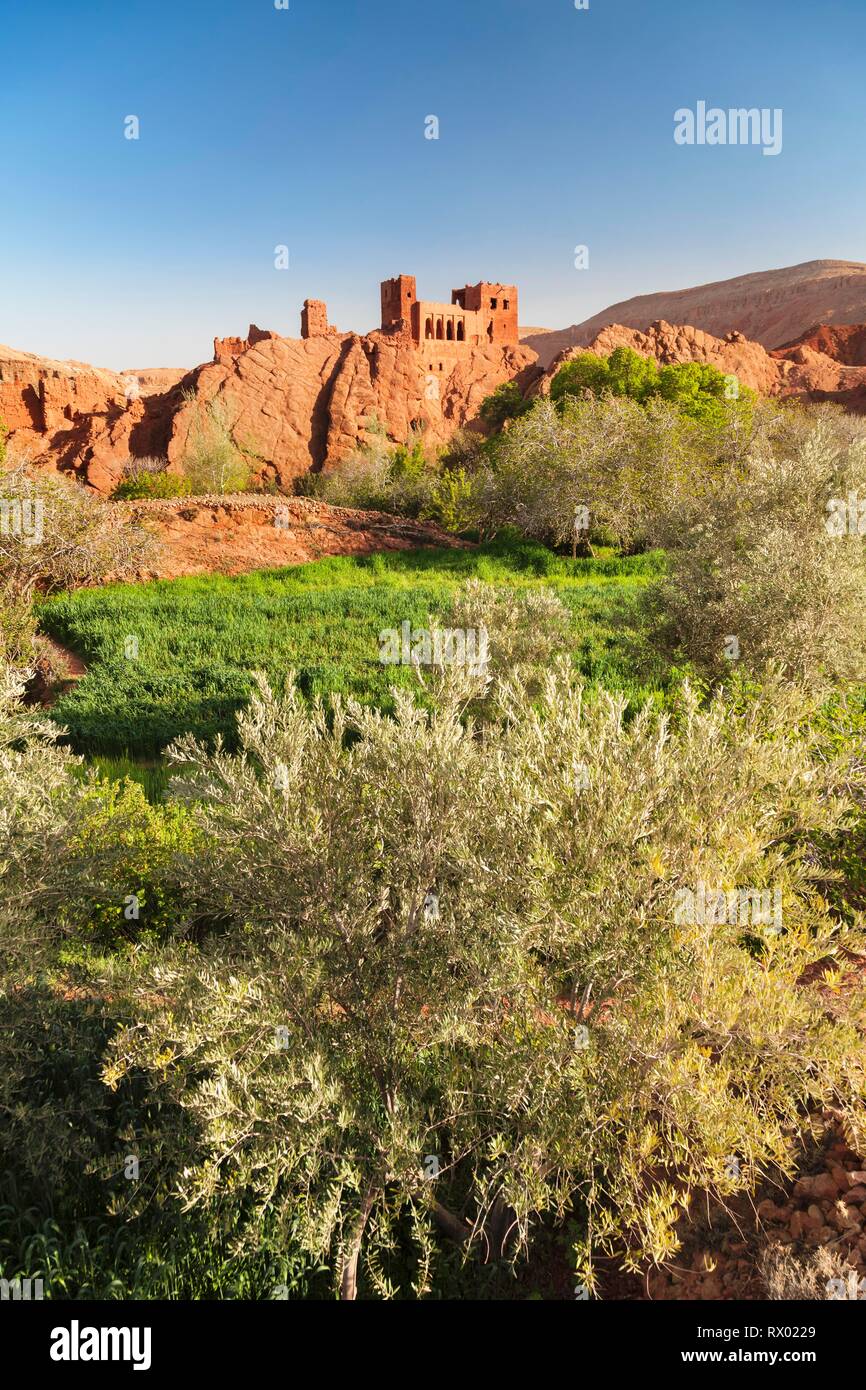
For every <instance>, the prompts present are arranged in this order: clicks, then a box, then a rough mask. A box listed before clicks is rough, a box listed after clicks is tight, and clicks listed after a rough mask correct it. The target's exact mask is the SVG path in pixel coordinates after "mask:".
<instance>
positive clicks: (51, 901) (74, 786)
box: [0, 669, 81, 993]
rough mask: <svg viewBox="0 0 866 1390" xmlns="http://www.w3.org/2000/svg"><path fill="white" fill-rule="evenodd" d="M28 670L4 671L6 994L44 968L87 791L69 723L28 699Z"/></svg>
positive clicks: (1, 793) (0, 935) (2, 963)
mask: <svg viewBox="0 0 866 1390" xmlns="http://www.w3.org/2000/svg"><path fill="white" fill-rule="evenodd" d="M26 674H27V673H26V672H18V673H15V672H12V671H9V670H8V669H7V670H4V671H3V672H2V673H0V993H2V992H3V990H5V989H7V988H11V989H14V988H15V987H16V985H18V984H21V983H22V982H23V980H24V979H25V978H28V977H29V976H30V974H31V973H32V972H33V971H34V970H36V969H38V966H39V963H40V959H41V956H42V952H43V949H44V948H45V947H46V946H47V945H48V943H49V942H50V941H51V940H52V938H53V937H54V935H55V928H54V921H55V915H56V913H57V911H58V909H59V908H60V907H61V906H62V904H63V902H64V901H65V897H66V892H67V887H68V885H67V882H66V875H67V870H68V865H67V862H66V854H65V851H66V847H67V844H68V840H69V836H70V833H71V827H72V826H73V824H74V822H75V817H76V813H77V808H78V804H79V799H80V793H81V784H80V782H79V781H78V779H77V778H76V777H75V776H74V775H73V767H74V765H75V764H76V763H79V762H80V759H78V758H75V757H73V756H72V754H70V753H69V752H68V750H66V749H63V748H60V747H59V746H58V744H57V739H58V737H59V735H60V734H61V733H62V730H61V729H59V728H58V726H57V725H56V724H55V723H53V722H52V721H51V720H49V719H46V718H45V717H43V716H42V715H36V714H33V713H32V712H31V711H28V710H26V709H25V708H24V707H23V705H22V704H21V700H20V697H21V694H22V689H23V682H24V679H25V677H26Z"/></svg>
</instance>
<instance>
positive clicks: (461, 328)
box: [457, 319, 466, 343]
mask: <svg viewBox="0 0 866 1390" xmlns="http://www.w3.org/2000/svg"><path fill="white" fill-rule="evenodd" d="M457 341H458V343H465V342H466V325H465V324H464V322H463V320H462V319H458V320H457Z"/></svg>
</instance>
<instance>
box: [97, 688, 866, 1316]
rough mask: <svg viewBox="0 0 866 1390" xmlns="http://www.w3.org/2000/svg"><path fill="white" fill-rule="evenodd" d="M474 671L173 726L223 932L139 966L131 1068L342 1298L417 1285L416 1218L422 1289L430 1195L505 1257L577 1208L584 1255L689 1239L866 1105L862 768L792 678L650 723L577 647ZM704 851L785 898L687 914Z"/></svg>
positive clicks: (186, 1191) (209, 1161)
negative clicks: (386, 702)
mask: <svg viewBox="0 0 866 1390" xmlns="http://www.w3.org/2000/svg"><path fill="white" fill-rule="evenodd" d="M477 694H478V686H477V684H476V683H472V682H470V683H468V684H467V682H466V681H465V680H464V679H463V678H462V677H461V675H460V672H459V671H456V670H453V669H450V670H447V671H446V672H445V675H444V677H443V682H442V684H441V686H440V687H439V689H438V692H436V693H435V698H434V700H433V705H432V708H430V709H428V710H426V711H425V710H422V709H420V708H419V707H418V706H417V705H416V704H415V703H414V701H413V699H412V698H411V696H410V695H409V694H408V693H407V692H406V691H402V692H395V702H396V711H395V716H394V718H393V719H391V718H389V717H385V716H382V715H381V714H379V713H377V712H376V711H373V710H365V709H363V708H361V707H360V706H359V705H357V704H355V703H349V704H347V705H345V706H344V705H343V704H342V703H341V702H339V701H337V702H336V703H335V704H334V707H333V711H332V714H331V716H330V717H329V716H328V714H327V713H326V711H325V710H324V709H323V708H322V707H320V706H316V707H314V708H313V709H312V710H309V709H308V707H307V706H306V705H305V704H304V702H303V701H302V700H301V699H300V698H299V696H298V695H297V694H296V693H293V692H291V691H290V692H289V693H288V694H287V695H286V697H285V698H284V699H275V698H274V697H273V696H272V694H271V692H270V691H269V690H268V689H267V687H266V686H265V685H264V684H262V685H261V688H260V692H259V694H258V696H257V697H256V698H255V699H254V700H253V702H252V704H251V706H250V708H249V709H248V710H247V711H246V712H245V713H244V714H242V715H241V716H240V719H239V744H240V752H239V754H238V755H237V756H229V755H227V754H226V752H225V751H224V750H223V749H222V748H221V747H219V746H218V747H217V748H216V749H215V750H214V751H212V752H211V751H208V750H207V749H206V748H204V747H203V746H201V745H199V744H197V743H195V742H194V740H192V739H191V738H189V737H187V738H184V739H182V740H180V741H179V742H178V743H177V744H176V745H175V746H174V747H173V749H172V750H171V752H170V757H171V760H172V762H173V763H174V765H175V767H176V768H177V770H178V773H179V777H178V779H177V780H176V781H175V783H174V784H173V787H174V794H175V795H177V796H179V797H181V798H182V799H183V800H184V801H185V802H187V803H188V804H189V805H190V807H191V808H192V809H193V811H194V814H195V816H196V818H197V820H198V822H199V824H200V827H201V829H202V832H203V834H204V835H205V836H206V841H207V845H206V847H205V849H204V850H203V851H202V853H201V854H197V855H194V856H181V857H180V858H179V860H178V865H177V874H178V877H179V880H180V882H181V883H182V884H183V888H184V894H185V898H186V901H187V902H188V904H189V911H190V913H191V914H195V915H201V914H204V915H206V916H209V917H210V918H211V919H212V920H213V921H214V922H215V923H218V924H219V931H218V932H216V933H215V934H214V935H213V936H212V938H211V939H210V940H209V941H208V942H206V944H205V946H204V947H203V948H202V950H201V951H200V952H199V953H198V954H196V953H194V952H191V951H190V950H189V949H187V948H184V949H183V950H178V951H177V952H175V953H173V954H171V955H169V956H168V957H167V958H164V959H163V960H162V961H161V962H160V964H159V966H158V968H157V972H156V975H155V976H151V975H150V973H148V974H147V975H146V976H145V977H144V978H143V979H142V981H141V986H140V991H139V999H140V1004H139V1007H140V1010H141V1017H140V1020H139V1021H138V1022H137V1023H136V1025H135V1026H134V1027H132V1028H130V1029H129V1030H127V1031H125V1032H123V1033H121V1034H120V1035H119V1036H118V1039H117V1042H116V1046H115V1048H114V1050H113V1053H112V1055H111V1057H110V1058H109V1060H108V1062H107V1065H106V1071H105V1078H106V1081H107V1082H108V1084H110V1085H112V1086H114V1085H117V1084H118V1083H119V1081H120V1080H121V1078H122V1077H123V1076H124V1075H125V1074H126V1073H127V1071H129V1070H130V1069H137V1068H140V1067H144V1068H147V1069H148V1070H149V1071H152V1072H153V1074H154V1075H155V1076H157V1077H158V1078H159V1080H160V1083H161V1086H162V1089H163V1094H164V1096H165V1099H166V1100H173V1101H174V1102H176V1103H177V1104H179V1105H181V1106H182V1107H183V1108H184V1111H185V1112H186V1114H187V1116H188V1118H189V1119H190V1121H191V1125H190V1126H187V1128H192V1129H194V1131H195V1132H196V1133H197V1134H198V1135H199V1136H200V1143H201V1144H202V1146H203V1154H201V1153H199V1154H198V1155H197V1160H196V1161H190V1162H189V1163H188V1164H187V1166H186V1169H185V1171H184V1172H183V1174H182V1177H181V1180H180V1187H181V1193H182V1196H183V1198H184V1199H185V1201H186V1202H188V1203H189V1204H191V1205H198V1204H203V1205H205V1206H209V1205H211V1204H213V1205H214V1206H217V1207H218V1206H219V1203H220V1201H221V1199H222V1197H223V1196H224V1194H226V1193H229V1192H233V1191H237V1190H242V1191H244V1192H245V1194H246V1195H247V1197H248V1198H249V1200H250V1202H251V1203H252V1206H253V1211H252V1220H251V1221H250V1223H249V1225H248V1227H247V1229H246V1234H245V1235H242V1234H239V1239H245V1240H247V1241H249V1242H250V1243H253V1244H254V1243H255V1242H257V1240H258V1238H259V1230H258V1224H257V1221H256V1219H255V1213H256V1212H258V1211H261V1212H265V1211H267V1213H268V1214H269V1217H270V1218H272V1219H277V1220H279V1221H282V1222H283V1223H284V1224H285V1226H286V1228H287V1229H288V1228H289V1227H291V1228H292V1229H293V1231H294V1232H295V1234H296V1236H297V1238H299V1239H300V1241H301V1243H302V1245H303V1246H304V1248H305V1249H306V1250H307V1251H308V1252H309V1253H310V1254H312V1255H314V1256H316V1257H318V1258H324V1259H327V1260H329V1261H331V1262H332V1264H333V1268H334V1272H335V1281H336V1283H337V1284H338V1286H339V1288H340V1290H341V1293H342V1296H343V1297H345V1298H353V1297H355V1296H356V1293H357V1290H358V1281H359V1274H360V1270H361V1268H362V1261H363V1269H364V1270H365V1271H366V1277H367V1279H368V1280H369V1282H370V1285H371V1287H372V1288H373V1289H374V1290H376V1291H377V1292H378V1293H379V1294H381V1295H384V1296H387V1295H388V1294H390V1293H393V1292H394V1287H393V1284H392V1281H391V1278H390V1276H389V1273H388V1263H387V1262H388V1259H389V1256H390V1254H391V1253H392V1252H393V1251H394V1250H395V1248H396V1246H397V1243H398V1241H399V1242H400V1244H401V1246H402V1247H403V1248H404V1249H405V1248H406V1244H407V1242H408V1241H409V1240H410V1238H411V1242H412V1245H413V1248H414V1251H415V1254H416V1258H417V1264H416V1271H415V1275H414V1278H413V1287H414V1289H415V1292H416V1293H417V1294H421V1293H423V1292H425V1291H426V1290H427V1289H428V1288H429V1287H430V1269H431V1264H432V1260H433V1258H434V1254H435V1245H434V1241H433V1235H432V1228H433V1226H434V1224H435V1225H437V1226H439V1227H440V1228H441V1229H442V1231H443V1232H445V1233H446V1234H447V1235H448V1236H449V1237H450V1238H452V1239H454V1240H456V1241H458V1242H459V1243H460V1244H461V1245H462V1246H463V1247H464V1249H465V1250H466V1251H467V1252H470V1253H471V1252H473V1251H476V1250H477V1251H478V1252H479V1253H482V1254H486V1255H487V1256H488V1257H492V1258H496V1257H498V1256H500V1255H501V1254H503V1253H508V1254H509V1255H515V1254H516V1253H517V1252H519V1251H520V1250H521V1249H525V1247H526V1245H527V1243H528V1242H529V1240H530V1237H531V1233H532V1230H533V1228H534V1226H535V1225H536V1223H537V1222H538V1220H539V1219H541V1218H542V1217H543V1216H545V1215H547V1216H548V1217H550V1218H559V1219H562V1218H564V1217H565V1216H566V1214H571V1213H576V1214H577V1217H578V1220H579V1222H580V1226H581V1230H582V1235H581V1239H580V1242H579V1246H578V1256H579V1266H578V1267H579V1270H580V1273H581V1275H582V1276H583V1278H584V1280H585V1281H587V1282H591V1281H592V1278H593V1273H592V1268H593V1263H592V1262H593V1259H594V1257H595V1256H596V1255H598V1254H599V1253H602V1252H607V1253H621V1251H622V1248H623V1244H624V1242H625V1241H626V1239H627V1240H628V1245H629V1255H628V1259H629V1263H630V1266H631V1267H635V1266H636V1265H637V1264H638V1263H639V1262H640V1261H641V1260H642V1259H655V1260H660V1259H664V1258H667V1257H669V1256H670V1255H671V1254H673V1253H674V1252H675V1250H676V1248H677V1240H676V1223H677V1219H678V1217H679V1216H680V1215H681V1214H682V1212H683V1210H684V1208H686V1207H687V1206H688V1202H689V1197H690V1193H692V1192H694V1191H704V1190H708V1191H710V1192H713V1193H719V1194H722V1195H724V1194H730V1193H732V1192H734V1191H738V1190H745V1189H747V1188H749V1187H750V1186H751V1185H752V1184H753V1183H754V1182H755V1181H756V1179H757V1178H758V1177H759V1176H760V1174H761V1173H763V1172H765V1171H767V1170H768V1169H770V1168H772V1167H773V1166H774V1165H781V1166H782V1167H783V1168H788V1169H790V1165H791V1156H792V1151H793V1150H792V1145H793V1142H794V1140H795V1138H796V1136H797V1135H798V1134H799V1131H800V1130H801V1128H802V1123H803V1114H804V1110H805V1107H806V1106H807V1105H813V1106H814V1105H818V1106H819V1107H820V1105H821V1104H822V1103H827V1102H828V1101H830V1100H831V1099H832V1101H833V1103H834V1104H838V1105H840V1106H842V1107H843V1109H844V1111H845V1113H846V1116H847V1117H848V1118H849V1121H850V1123H851V1124H852V1125H854V1126H855V1127H856V1126H860V1127H861V1128H862V1109H861V1103H860V1099H859V1097H860V1096H861V1095H862V1092H863V1058H862V1039H861V1038H860V1035H859V1033H858V1031H857V1029H856V1027H854V1026H852V1025H851V1024H849V1023H848V1022H847V1021H846V1019H845V1016H844V1008H843V1007H842V1005H841V1001H840V1010H839V1011H838V1012H836V1010H835V1008H834V1013H832V1014H831V1013H829V1012H828V1010H827V1008H826V1004H825V1000H824V999H823V997H822V995H821V992H820V988H819V986H818V985H815V984H810V983H809V980H810V979H814V974H813V973H812V974H810V973H809V970H808V967H809V966H810V965H813V964H814V963H815V962H817V961H819V960H821V959H824V958H826V957H827V955H828V954H832V953H833V952H835V951H836V950H837V949H841V947H842V945H844V946H846V947H848V948H850V949H852V950H860V949H863V947H862V945H861V944H860V943H861V938H860V935H859V934H856V933H851V934H849V935H847V936H845V938H844V942H843V940H842V937H841V936H840V933H839V929H838V927H837V925H836V924H835V923H834V922H833V920H832V919H831V917H830V916H829V914H828V912H827V910H826V907H825V905H824V903H823V900H822V899H820V897H819V896H818V895H817V894H816V893H815V892H814V891H813V889H812V886H811V884H812V880H813V876H814V875H816V874H818V875H819V874H820V861H819V857H817V856H816V852H815V841H816V839H817V832H818V831H819V830H823V829H825V828H832V827H838V826H839V825H840V824H841V823H842V822H843V818H844V816H845V815H846V813H847V810H848V806H849V803H848V801H847V797H846V794H845V793H844V792H843V791H840V790H839V788H840V787H842V786H843V785H844V783H845V780H846V778H848V779H849V780H850V778H849V774H848V773H846V774H845V777H843V776H841V774H840V771H839V769H836V768H831V767H830V766H829V765H827V764H822V763H820V762H819V761H818V760H817V759H815V758H814V757H813V754H812V748H811V744H810V737H809V734H808V726H807V725H806V724H805V723H804V716H805V714H806V713H807V710H806V709H805V708H804V707H803V705H802V704H801V703H800V701H799V698H798V697H797V696H796V694H795V693H794V692H792V691H791V690H786V689H785V688H784V687H782V686H779V685H775V686H773V687H772V688H770V689H768V690H767V691H766V693H765V694H762V696H761V697H760V699H759V700H757V702H756V703H755V704H754V705H751V706H749V707H747V708H746V709H745V711H738V710H737V709H735V708H734V707H732V706H729V705H728V704H727V703H725V702H723V701H721V700H717V701H716V702H715V703H714V704H713V705H712V706H711V708H710V709H709V710H706V711H701V709H700V708H699V705H698V702H697V700H696V699H695V698H694V697H693V695H691V693H690V692H688V691H686V692H685V693H684V696H683V704H682V706H681V708H680V709H679V710H678V711H677V713H676V716H675V718H674V719H673V720H672V721H671V720H668V719H666V718H665V719H659V718H658V717H657V716H655V715H654V714H653V713H652V712H651V711H650V710H649V709H647V710H644V711H643V712H642V713H641V714H639V715H638V716H637V717H636V718H633V719H631V720H629V721H626V719H625V703H624V701H623V700H620V699H613V698H611V697H609V696H602V697H599V698H592V697H589V696H588V695H587V694H586V692H585V691H583V690H582V689H581V688H580V686H579V685H577V684H574V683H573V682H571V681H570V680H569V679H568V678H567V677H566V676H565V674H564V673H562V672H559V673H551V674H549V675H548V677H547V679H546V680H545V682H544V683H543V687H542V689H541V690H540V691H539V692H538V693H537V694H536V695H535V696H531V695H530V694H529V693H528V692H527V690H526V689H525V687H524V686H523V685H522V684H521V683H520V682H519V681H506V682H504V683H500V684H499V685H498V686H497V688H496V690H495V692H494V693H493V696H492V704H491V706H490V709H489V712H488V717H487V718H486V720H485V722H484V723H483V724H482V725H479V726H475V725H474V724H473V723H472V722H471V721H470V722H469V723H468V724H467V723H466V722H465V719H464V711H465V706H466V701H467V699H472V698H474V697H476V696H477ZM804 729H805V730H806V732H803V730H804ZM793 828H796V833H793ZM702 880H706V881H707V882H708V883H710V884H719V885H732V884H733V885H736V884H743V883H745V884H750V885H754V891H757V890H763V889H767V890H768V891H771V893H775V892H778V894H779V895H780V899H779V900H780V901H781V902H782V903H784V915H783V919H782V920H783V923H784V925H783V928H780V929H779V930H778V932H775V931H774V928H773V927H772V924H771V925H770V926H769V927H768V928H766V929H765V928H764V927H762V926H760V925H755V926H754V927H749V926H748V925H747V923H746V922H745V920H740V919H739V918H738V917H737V914H736V913H734V915H733V917H732V916H731V915H730V914H729V913H725V914H721V915H718V916H717V917H714V918H713V919H712V922H711V923H709V922H708V921H707V920H705V918H704V915H703V914H702V913H699V914H698V916H697V918H695V916H694V915H692V917H691V919H689V918H688V917H686V918H678V917H677V915H676V912H677V908H676V904H677V902H678V899H679V898H680V897H681V895H682V894H683V892H691V891H692V890H694V888H695V887H696V884H697V883H698V881H702ZM722 900H723V902H726V901H727V899H726V898H725V895H724V894H722ZM200 919H201V918H200ZM734 1159H735V1160H736V1161H733V1160H734ZM199 1160H201V1161H199ZM157 1164H158V1155H155V1166H157Z"/></svg>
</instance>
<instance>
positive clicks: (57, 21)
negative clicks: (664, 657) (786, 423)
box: [0, 0, 866, 368]
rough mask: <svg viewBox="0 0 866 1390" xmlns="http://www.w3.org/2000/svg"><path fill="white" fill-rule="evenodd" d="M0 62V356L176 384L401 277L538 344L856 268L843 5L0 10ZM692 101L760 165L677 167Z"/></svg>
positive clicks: (415, 0)
mask: <svg viewBox="0 0 866 1390" xmlns="http://www.w3.org/2000/svg"><path fill="white" fill-rule="evenodd" d="M0 46H2V56H3V76H2V82H0V169H2V171H3V193H4V196H3V208H2V215H0V342H5V343H8V344H12V345H13V346H15V347H19V348H26V349H28V350H30V351H33V352H39V353H43V354H45V355H49V356H56V357H76V358H79V359H81V360H84V361H91V362H95V363H98V364H101V365H105V366H112V367H118V368H120V367H132V366H138V367H144V366H175V365H177V366H184V365H192V364H194V363H196V362H199V361H203V360H205V359H207V358H208V357H209V356H210V354H211V350H212V348H211V339H212V338H213V337H214V335H215V334H218V335H220V336H223V335H227V334H232V333H244V332H245V331H246V327H247V324H248V323H249V322H250V321H253V322H256V323H258V324H259V325H260V326H261V327H264V328H273V329H276V330H277V331H280V332H284V333H288V334H291V335H297V334H298V333H299V327H298V323H299V319H298V315H299V311H300V307H301V303H302V301H303V299H304V298H305V297H306V296H309V297H311V298H321V299H326V300H327V302H328V306H329V310H330V316H331V320H332V322H335V323H337V324H338V325H339V327H340V328H343V329H349V328H353V329H356V330H359V331H366V330H368V329H370V328H372V327H375V326H377V324H378V312H379V300H378V284H379V281H380V280H381V279H383V278H384V277H386V276H389V275H394V274H397V273H398V272H401V271H403V272H408V273H414V274H416V275H417V276H418V282H419V293H421V294H423V295H424V296H426V297H429V298H434V299H440V298H446V299H447V298H448V297H449V292H450V290H451V288H452V286H454V285H462V284H464V283H465V282H467V281H475V280H478V279H481V278H485V279H491V280H502V281H509V282H510V281H514V282H516V283H517V284H518V285H519V287H520V294H521V312H520V318H521V322H522V323H523V324H529V325H543V326H546V327H563V326H565V325H566V324H569V323H573V322H576V321H579V320H581V319H583V318H586V317H587V316H588V315H589V314H592V313H595V312H596V311H597V310H599V309H602V308H604V307H605V305H607V304H609V303H611V302H612V301H615V300H617V299H621V298H625V297H627V296H630V295H632V294H639V293H644V292H649V291H652V290H657V289H672V288H680V287H682V286H685V285H690V284H698V283H701V282H703V281H707V280H715V279H722V278H725V277H727V276H729V275H736V274H741V273H744V272H746V271H750V270H765V269H769V268H771V267H773V266H781V265H788V264H793V263H795V262H798V261H804V260H812V259H816V258H819V257H838V258H845V259H853V260H864V261H866V140H864V131H866V78H864V57H866V0H720V2H719V3H717V4H709V3H707V0H590V8H589V10H588V11H577V10H576V9H575V7H574V0H435V3H433V0H430V2H429V3H427V0H290V9H289V10H288V11H277V10H276V9H275V8H274V3H273V0H122V2H121V0H74V2H73V0H40V3H38V4H37V3H25V4H20V3H15V0H0ZM698 100H706V101H707V102H708V104H710V105H718V106H722V107H729V106H758V107H781V108H782V109H783V111H784V148H783V150H782V153H781V154H780V155H779V156H778V157H777V158H768V157H765V156H763V155H762V154H761V151H760V149H758V148H752V147H724V148H709V147H703V148H699V147H693V148H684V147H679V146H677V145H676V144H675V143H674V140H673V128H674V121H673V113H674V111H675V110H676V109H677V108H678V107H682V106H690V107H694V106H695V104H696V103H697V101H698ZM128 115H137V116H138V117H139V118H140V122H141V138H140V139H139V140H138V141H131V140H126V139H124V134H123V121H124V117H126V116H128ZM428 115H436V116H438V118H439V121H440V138H439V140H438V141H433V140H426V139H425V138H424V120H425V117H426V116H428ZM578 243H585V244H587V245H588V246H589V248H590V269H589V270H588V271H585V270H584V271H578V270H576V269H575V268H574V264H573V261H574V250H573V248H574V247H575V245H576V244H578ZM278 244H285V245H287V246H288V247H289V251H290V269H289V270H288V271H278V270H276V269H275V268H274V247H275V246H276V245H278Z"/></svg>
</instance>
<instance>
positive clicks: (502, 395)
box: [478, 381, 532, 430]
mask: <svg viewBox="0 0 866 1390" xmlns="http://www.w3.org/2000/svg"><path fill="white" fill-rule="evenodd" d="M531 408H532V402H531V401H527V400H524V397H523V392H522V391H521V389H520V387H519V386H518V385H517V382H516V381H503V382H502V383H501V384H500V385H499V386H497V388H496V390H495V391H494V392H493V393H492V394H491V395H489V396H486V397H485V398H484V400H483V401H482V402H481V405H480V407H479V410H478V415H479V417H480V419H481V420H482V421H483V422H484V424H485V425H486V426H487V428H488V429H489V430H501V429H502V426H503V425H504V424H505V422H506V420H514V419H516V418H517V417H518V416H520V415H525V414H526V411H527V410H530V409H531Z"/></svg>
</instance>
